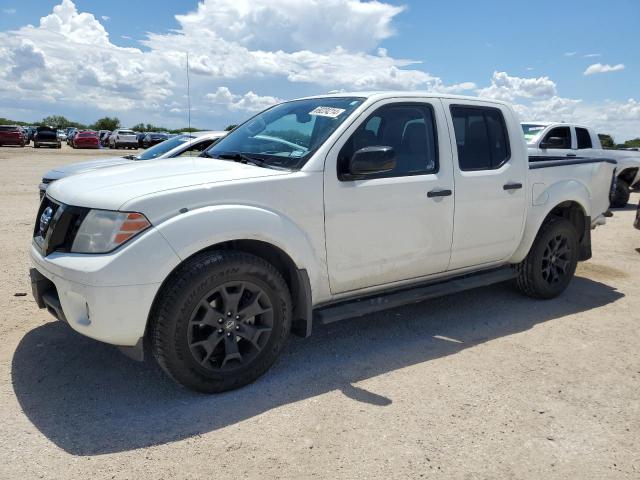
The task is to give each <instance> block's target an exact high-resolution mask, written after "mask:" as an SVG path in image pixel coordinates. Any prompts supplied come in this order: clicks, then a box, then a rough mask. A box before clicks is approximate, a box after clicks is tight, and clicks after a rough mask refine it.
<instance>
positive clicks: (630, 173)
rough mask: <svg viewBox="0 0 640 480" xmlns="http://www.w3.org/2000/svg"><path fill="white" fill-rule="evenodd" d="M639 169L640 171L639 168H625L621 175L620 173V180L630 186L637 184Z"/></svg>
mask: <svg viewBox="0 0 640 480" xmlns="http://www.w3.org/2000/svg"><path fill="white" fill-rule="evenodd" d="M639 169H640V168H639V167H629V168H625V169H624V170H622V171H621V172H620V173H618V179H620V180H624V181H625V182H627V183H628V184H629V185H632V184H633V183H635V182H634V181H635V179H636V177H637V176H638V170H639Z"/></svg>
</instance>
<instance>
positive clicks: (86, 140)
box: [71, 131, 100, 148]
mask: <svg viewBox="0 0 640 480" xmlns="http://www.w3.org/2000/svg"><path fill="white" fill-rule="evenodd" d="M71 146H72V147H73V148H100V140H99V139H98V134H97V133H96V132H93V131H84V132H78V133H77V134H76V135H75V136H74V137H73V142H72V144H71Z"/></svg>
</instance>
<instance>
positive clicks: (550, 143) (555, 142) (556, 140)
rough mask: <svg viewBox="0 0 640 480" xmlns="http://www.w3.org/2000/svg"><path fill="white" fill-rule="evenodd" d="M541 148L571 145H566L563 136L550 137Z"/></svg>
mask: <svg viewBox="0 0 640 480" xmlns="http://www.w3.org/2000/svg"><path fill="white" fill-rule="evenodd" d="M540 148H569V146H567V145H565V139H564V138H562V137H549V138H547V140H546V141H545V142H542V143H541V144H540Z"/></svg>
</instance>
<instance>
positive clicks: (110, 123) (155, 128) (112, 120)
mask: <svg viewBox="0 0 640 480" xmlns="http://www.w3.org/2000/svg"><path fill="white" fill-rule="evenodd" d="M0 125H20V126H23V127H26V126H28V125H46V126H49V127H54V128H57V129H60V130H64V129H65V128H68V127H74V128H77V129H79V130H110V131H113V130H116V129H118V128H121V127H122V125H121V124H120V120H119V119H118V117H102V118H99V119H98V120H96V121H95V122H94V123H91V124H88V125H87V124H84V123H80V122H74V121H72V120H69V119H67V118H66V117H64V116H62V115H49V116H48V117H45V118H43V119H42V120H40V121H39V122H19V121H15V120H9V119H8V118H2V117H0ZM234 127H235V125H229V126H228V127H227V128H226V129H225V130H227V131H228V130H232V129H233V128H234ZM130 128H131V130H135V131H136V132H166V133H181V132H198V131H202V130H205V129H203V128H194V127H191V128H188V127H185V128H176V129H170V128H166V127H162V126H159V125H153V124H151V123H137V124H135V125H133V126H132V127H130Z"/></svg>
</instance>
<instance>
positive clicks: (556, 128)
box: [522, 122, 640, 208]
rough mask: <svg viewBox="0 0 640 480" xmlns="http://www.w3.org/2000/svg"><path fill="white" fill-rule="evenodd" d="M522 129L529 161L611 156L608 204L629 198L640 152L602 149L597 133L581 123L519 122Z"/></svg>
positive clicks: (639, 166) (639, 172)
mask: <svg viewBox="0 0 640 480" xmlns="http://www.w3.org/2000/svg"><path fill="white" fill-rule="evenodd" d="M522 130H523V132H524V136H525V139H526V141H527V146H528V148H529V156H530V157H531V160H532V161H536V160H545V157H555V158H558V159H563V158H579V157H589V158H593V157H596V158H597V157H606V158H611V159H613V160H615V161H616V162H617V168H616V176H617V179H616V184H615V191H614V194H613V197H612V199H611V206H612V207H618V208H619V207H624V206H625V205H626V204H627V203H628V202H629V195H630V193H631V187H632V186H634V185H636V184H638V182H640V153H638V152H634V151H629V150H605V149H603V148H602V145H601V143H600V138H598V135H597V133H596V132H595V131H594V130H593V129H592V128H589V127H585V126H584V125H574V124H570V123H547V122H523V123H522Z"/></svg>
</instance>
